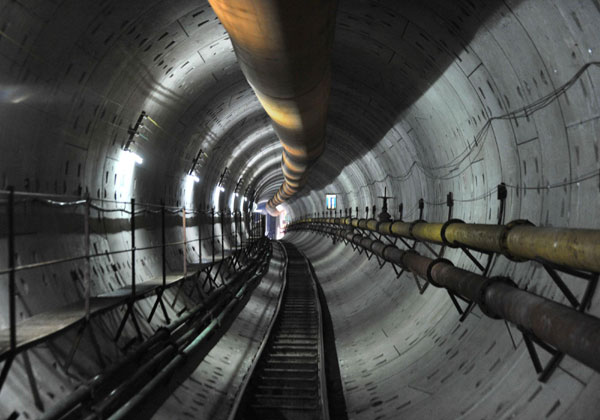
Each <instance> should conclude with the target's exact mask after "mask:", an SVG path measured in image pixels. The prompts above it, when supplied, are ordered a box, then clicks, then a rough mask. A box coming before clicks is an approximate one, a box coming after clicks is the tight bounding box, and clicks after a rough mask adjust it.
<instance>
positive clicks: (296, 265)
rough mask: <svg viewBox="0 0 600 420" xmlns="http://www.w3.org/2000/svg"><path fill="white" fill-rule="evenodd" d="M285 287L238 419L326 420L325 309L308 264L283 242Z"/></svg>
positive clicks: (236, 416)
mask: <svg viewBox="0 0 600 420" xmlns="http://www.w3.org/2000/svg"><path fill="white" fill-rule="evenodd" d="M282 244H283V245H284V248H285V251H286V254H287V267H286V285H285V289H284V291H283V295H282V298H281V301H280V303H279V308H278V313H277V316H276V318H275V320H274V323H273V324H272V327H271V332H270V334H269V336H268V338H266V339H265V341H264V342H263V346H262V350H261V353H260V356H259V357H258V358H257V362H255V365H254V367H253V370H252V374H251V376H250V378H249V379H248V381H247V383H246V387H245V389H244V391H243V395H242V396H241V399H240V403H239V405H238V409H237V412H236V413H235V419H238V420H250V419H264V420H268V419H294V420H295V419H302V420H306V419H328V418H329V416H328V409H327V398H326V392H327V391H326V386H325V374H324V366H323V365H324V363H323V338H322V336H323V333H322V320H321V308H320V304H319V299H318V295H317V291H316V285H315V280H314V278H313V277H312V275H311V272H310V268H309V262H308V260H307V259H306V258H305V257H304V256H303V255H302V254H301V253H300V252H299V251H298V249H297V248H296V247H295V246H294V245H292V244H290V243H286V242H283V243H282Z"/></svg>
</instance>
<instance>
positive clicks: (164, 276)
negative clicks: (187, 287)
mask: <svg viewBox="0 0 600 420" xmlns="http://www.w3.org/2000/svg"><path fill="white" fill-rule="evenodd" d="M160 230H161V236H162V244H161V253H162V285H163V288H164V287H166V286H167V240H166V236H167V234H166V227H165V202H164V200H162V201H161V203H160Z"/></svg>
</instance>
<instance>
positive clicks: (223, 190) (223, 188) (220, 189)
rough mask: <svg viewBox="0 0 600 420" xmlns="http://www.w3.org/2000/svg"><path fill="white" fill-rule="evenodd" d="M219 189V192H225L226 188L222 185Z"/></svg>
mask: <svg viewBox="0 0 600 420" xmlns="http://www.w3.org/2000/svg"><path fill="white" fill-rule="evenodd" d="M217 188H219V191H221V192H225V187H223V186H222V185H219V186H218V187H217Z"/></svg>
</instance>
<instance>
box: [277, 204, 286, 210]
mask: <svg viewBox="0 0 600 420" xmlns="http://www.w3.org/2000/svg"><path fill="white" fill-rule="evenodd" d="M275 208H276V209H277V211H278V212H282V211H284V210H285V207H284V206H283V204H278V205H277V206H275Z"/></svg>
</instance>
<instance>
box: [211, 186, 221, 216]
mask: <svg viewBox="0 0 600 420" xmlns="http://www.w3.org/2000/svg"><path fill="white" fill-rule="evenodd" d="M221 188H223V187H221V186H220V185H217V186H216V187H215V190H214V191H213V196H212V202H213V206H214V208H215V210H216V211H219V195H220V194H221Z"/></svg>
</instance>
